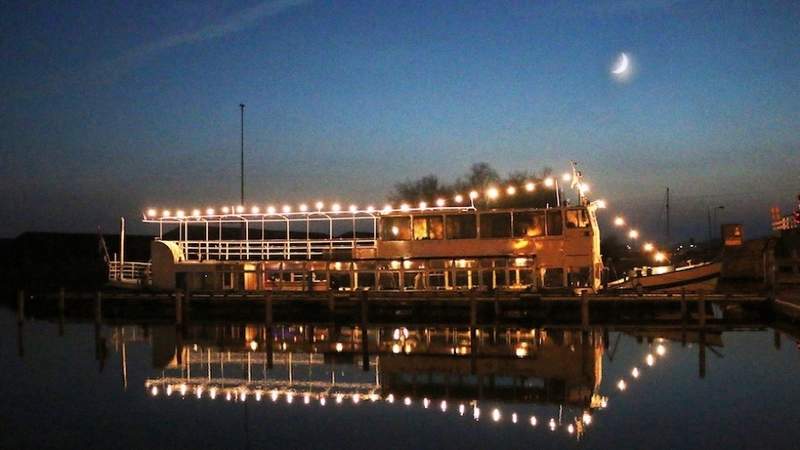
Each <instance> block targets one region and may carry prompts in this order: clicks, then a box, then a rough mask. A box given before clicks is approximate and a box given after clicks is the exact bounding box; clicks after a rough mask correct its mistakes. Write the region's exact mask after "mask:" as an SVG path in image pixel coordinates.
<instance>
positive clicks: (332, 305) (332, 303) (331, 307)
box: [328, 290, 336, 313]
mask: <svg viewBox="0 0 800 450" xmlns="http://www.w3.org/2000/svg"><path fill="white" fill-rule="evenodd" d="M328 311H330V312H331V313H333V312H335V311H336V297H334V295H333V291H332V290H328Z"/></svg>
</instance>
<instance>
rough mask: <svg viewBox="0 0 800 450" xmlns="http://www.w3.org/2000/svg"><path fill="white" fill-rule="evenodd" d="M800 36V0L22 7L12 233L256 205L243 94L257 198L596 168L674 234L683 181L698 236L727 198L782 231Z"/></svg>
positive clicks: (10, 58) (596, 176) (792, 190)
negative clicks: (479, 171)
mask: <svg viewBox="0 0 800 450" xmlns="http://www.w3.org/2000/svg"><path fill="white" fill-rule="evenodd" d="M162 3H164V4H166V6H164V5H162ZM798 43H800V3H798V2H796V1H783V2H780V1H775V2H770V1H758V2H752V1H746V2H745V1H741V2H740V1H733V0H725V1H719V2H700V1H668V0H663V1H661V0H639V1H636V0H621V1H608V2H606V1H603V2H581V1H576V2H555V1H536V2H534V1H531V2H509V3H501V2H494V1H493V2H467V1H461V2H451V1H439V2H434V1H428V2H411V1H397V2H393V1H383V0H382V1H375V2H360V1H324V2H323V1H303V0H278V1H271V0H270V1H264V2H259V1H230V2H214V3H210V2H208V3H207V2H196V1H176V2H138V1H118V2H114V1H108V2H79V1H73V2H33V1H24V2H23V1H17V2H13V1H12V2H6V3H4V6H3V7H2V14H0V58H1V59H2V61H3V64H2V65H1V66H0V98H2V101H0V217H2V221H0V237H13V236H15V235H17V234H18V233H20V232H23V231H26V230H51V231H93V230H94V229H95V227H96V226H97V225H100V226H102V227H103V229H104V230H107V231H113V230H115V229H116V226H117V225H116V223H117V220H118V217H119V216H122V215H124V216H127V217H128V218H129V219H134V220H131V222H133V223H134V226H133V228H132V231H145V230H146V231H152V230H150V229H149V227H142V226H141V225H139V224H138V221H137V220H135V218H136V217H137V216H138V215H139V214H140V212H141V211H142V210H143V208H145V207H148V206H156V207H172V208H175V207H184V208H186V209H191V208H193V207H206V206H218V205H221V204H234V203H238V196H239V190H238V189H239V179H238V174H239V108H238V105H239V103H245V104H247V109H246V118H245V127H246V141H245V142H246V144H245V145H246V161H247V163H246V164H247V176H246V178H247V188H246V190H247V193H248V194H247V197H248V199H249V200H250V201H249V202H248V204H250V203H253V202H257V203H258V204H260V205H266V204H267V203H274V204H282V203H284V202H293V203H295V204H296V203H298V202H301V201H314V200H317V199H324V200H328V201H331V200H334V199H336V200H340V201H342V202H351V201H353V202H358V203H361V204H365V203H367V202H374V203H376V204H377V203H380V202H382V201H383V199H384V197H385V195H386V193H387V192H388V191H389V189H390V188H391V186H392V184H393V183H394V182H395V181H402V180H403V179H406V178H415V177H419V176H422V175H425V174H428V173H435V174H437V175H439V176H440V177H441V178H444V179H449V178H452V177H455V176H456V175H458V174H460V173H462V172H464V171H465V170H466V169H467V168H468V166H469V165H470V164H471V163H473V162H477V161H487V162H489V163H491V164H492V165H494V166H495V167H496V168H497V169H499V170H500V171H501V172H506V171H509V170H516V169H535V170H538V169H541V168H542V167H544V166H550V167H553V168H554V169H555V170H556V171H557V172H561V171H563V170H565V169H566V168H567V164H568V161H569V160H570V159H575V160H578V161H579V162H580V163H581V166H582V167H583V169H584V171H585V174H586V176H587V181H588V182H589V183H590V184H591V186H592V190H593V192H594V193H595V194H596V195H597V196H600V197H603V198H606V199H607V200H608V201H609V203H610V211H609V216H610V215H611V214H612V213H616V212H622V213H625V214H626V215H627V216H628V217H629V220H630V221H632V222H634V223H638V224H640V225H641V227H642V228H643V229H644V230H645V231H649V232H650V234H651V235H652V234H654V233H657V232H658V230H659V227H660V226H661V225H660V223H661V220H663V212H662V209H661V204H662V202H663V197H664V188H665V187H666V186H669V187H670V188H671V191H672V193H673V205H672V206H673V212H674V215H673V223H674V224H675V229H674V232H673V234H675V235H678V236H679V237H688V236H695V237H699V238H703V237H705V233H706V208H707V206H712V207H713V206H717V205H724V206H725V211H724V212H723V213H722V214H721V215H720V217H721V220H722V221H741V222H744V223H745V224H746V227H747V228H746V233H747V234H748V235H749V236H753V235H758V234H763V233H766V232H767V231H768V208H769V206H771V205H773V204H777V205H780V206H782V207H783V208H784V210H786V209H788V208H789V207H790V206H791V204H792V199H793V198H794V196H795V195H796V193H797V190H798V189H800V176H798V174H800V172H799V170H800V135H799V134H798V130H800V113H798V109H800V45H798ZM622 51H624V52H627V53H628V54H629V55H631V57H632V59H633V61H634V62H635V66H636V71H635V74H634V76H633V77H632V79H631V80H629V81H628V82H626V83H620V82H618V81H615V80H614V79H613V78H611V77H610V75H609V69H610V67H611V65H612V64H613V62H614V60H615V58H616V56H617V55H618V54H619V52H622Z"/></svg>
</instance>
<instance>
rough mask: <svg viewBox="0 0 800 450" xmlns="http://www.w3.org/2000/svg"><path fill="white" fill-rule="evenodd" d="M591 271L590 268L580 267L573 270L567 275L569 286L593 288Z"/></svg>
mask: <svg viewBox="0 0 800 450" xmlns="http://www.w3.org/2000/svg"><path fill="white" fill-rule="evenodd" d="M590 274H591V272H590V269H589V267H579V268H577V269H572V270H570V271H569V273H568V274H567V284H568V285H569V287H573V288H580V287H591V286H590V278H591V277H590Z"/></svg>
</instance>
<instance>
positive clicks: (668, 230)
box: [666, 187, 671, 245]
mask: <svg viewBox="0 0 800 450" xmlns="http://www.w3.org/2000/svg"><path fill="white" fill-rule="evenodd" d="M666 208H667V230H666V231H667V241H666V244H667V245H670V244H671V241H670V229H669V187H667V201H666Z"/></svg>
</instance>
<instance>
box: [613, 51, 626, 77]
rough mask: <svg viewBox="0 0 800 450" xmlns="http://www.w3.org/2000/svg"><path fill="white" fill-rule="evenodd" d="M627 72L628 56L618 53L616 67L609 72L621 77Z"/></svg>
mask: <svg viewBox="0 0 800 450" xmlns="http://www.w3.org/2000/svg"><path fill="white" fill-rule="evenodd" d="M627 70H628V55H626V54H625V53H620V55H619V60H617V67H615V68H614V70H612V71H611V73H613V74H614V75H622V74H623V73H625V72H626V71H627Z"/></svg>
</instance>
